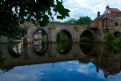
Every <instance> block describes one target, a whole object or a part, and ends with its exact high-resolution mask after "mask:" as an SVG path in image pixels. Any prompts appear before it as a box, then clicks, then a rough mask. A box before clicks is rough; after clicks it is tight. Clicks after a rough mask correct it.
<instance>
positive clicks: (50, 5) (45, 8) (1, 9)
mask: <svg viewBox="0 0 121 81" xmlns="http://www.w3.org/2000/svg"><path fill="white" fill-rule="evenodd" d="M62 3H63V1H62V0H1V1H0V20H1V22H0V36H7V37H9V38H20V37H22V36H23V35H24V34H25V33H26V30H25V29H24V28H22V27H20V25H19V24H20V23H24V22H25V21H32V22H33V23H35V21H38V22H39V24H40V26H45V25H47V23H48V22H49V19H50V18H51V19H53V16H56V17H57V18H58V19H63V18H65V17H66V16H69V10H68V9H66V8H64V6H63V4H62ZM53 13H54V14H53Z"/></svg>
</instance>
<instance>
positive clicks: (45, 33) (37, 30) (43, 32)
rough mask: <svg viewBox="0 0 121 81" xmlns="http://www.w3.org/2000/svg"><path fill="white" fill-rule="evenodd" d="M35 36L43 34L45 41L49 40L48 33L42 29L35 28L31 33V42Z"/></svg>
mask: <svg viewBox="0 0 121 81" xmlns="http://www.w3.org/2000/svg"><path fill="white" fill-rule="evenodd" d="M36 34H38V35H39V34H44V35H46V36H47V41H48V40H49V37H48V33H47V31H46V30H44V29H43V28H37V29H35V30H34V32H33V34H32V38H33V41H34V36H35V35H36ZM36 37H38V36H36ZM40 39H41V38H40ZM35 40H36V39H35Z"/></svg>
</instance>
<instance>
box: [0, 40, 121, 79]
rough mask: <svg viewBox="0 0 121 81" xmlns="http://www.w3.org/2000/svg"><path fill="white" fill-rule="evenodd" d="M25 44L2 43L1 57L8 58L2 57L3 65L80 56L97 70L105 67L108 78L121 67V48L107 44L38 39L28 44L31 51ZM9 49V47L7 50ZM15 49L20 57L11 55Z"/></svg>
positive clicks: (44, 61)
mask: <svg viewBox="0 0 121 81" xmlns="http://www.w3.org/2000/svg"><path fill="white" fill-rule="evenodd" d="M70 45H71V46H70ZM22 46H23V45H22V43H19V44H16V45H12V44H10V45H9V46H8V45H7V44H5V45H2V46H1V47H2V48H1V50H2V51H1V53H3V54H1V55H2V56H0V60H2V59H3V58H6V59H4V60H3V61H4V62H3V61H0V68H1V69H3V67H4V68H13V67H15V66H23V65H31V64H41V63H52V62H61V61H71V60H78V61H79V62H80V63H84V64H87V63H89V62H92V63H93V64H94V65H95V66H96V70H95V71H96V72H97V73H98V72H99V70H100V69H101V70H103V72H104V76H105V77H106V78H107V77H108V75H116V74H118V73H119V72H120V71H121V51H120V49H119V50H117V48H116V49H115V48H112V49H111V48H109V47H107V46H106V45H104V44H83V45H82V44H78V43H73V44H64V43H61V44H59V43H58V44H56V43H54V44H47V43H42V42H41V41H36V42H34V43H33V44H30V45H29V46H28V47H27V48H26V49H27V51H28V52H24V51H25V50H23V48H22ZM64 46H65V47H64ZM7 49H8V50H9V51H6V50H7ZM11 53H14V54H18V57H17V59H16V58H15V57H11V56H13V54H11ZM27 53H28V54H27ZM20 54H21V55H20ZM65 54H66V55H65ZM19 55H20V56H19ZM38 55H39V56H38ZM41 55H42V56H41ZM16 56H17V55H16ZM25 57H28V58H25Z"/></svg>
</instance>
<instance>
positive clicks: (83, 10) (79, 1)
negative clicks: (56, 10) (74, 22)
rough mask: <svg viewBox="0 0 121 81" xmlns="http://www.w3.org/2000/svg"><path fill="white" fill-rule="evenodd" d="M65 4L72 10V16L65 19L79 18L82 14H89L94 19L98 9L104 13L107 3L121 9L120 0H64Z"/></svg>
mask: <svg viewBox="0 0 121 81" xmlns="http://www.w3.org/2000/svg"><path fill="white" fill-rule="evenodd" d="M63 4H64V6H65V8H68V9H69V10H70V17H67V18H65V19H64V20H68V19H72V18H75V19H78V18H79V17H80V16H89V17H91V18H92V19H94V18H95V17H96V16H97V12H98V11H100V12H101V14H103V12H104V11H105V7H106V6H107V5H109V6H110V7H113V8H118V9H120V10H121V1H120V0H63ZM64 20H63V21H64Z"/></svg>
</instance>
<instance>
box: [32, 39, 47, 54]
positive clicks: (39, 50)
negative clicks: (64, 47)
mask: <svg viewBox="0 0 121 81" xmlns="http://www.w3.org/2000/svg"><path fill="white" fill-rule="evenodd" d="M47 50H48V44H47V43H46V42H41V41H34V43H33V51H34V52H35V53H36V54H38V55H40V56H41V55H44V54H45V53H46V52H47Z"/></svg>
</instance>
